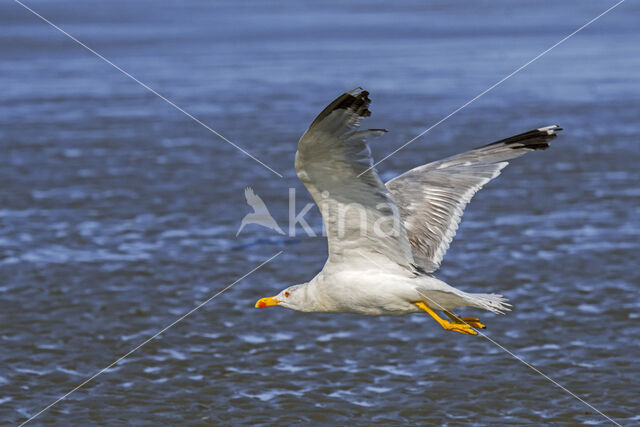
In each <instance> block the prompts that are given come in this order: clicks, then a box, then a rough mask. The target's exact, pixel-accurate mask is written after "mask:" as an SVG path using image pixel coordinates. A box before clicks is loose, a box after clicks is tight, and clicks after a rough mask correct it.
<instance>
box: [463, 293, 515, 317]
mask: <svg viewBox="0 0 640 427" xmlns="http://www.w3.org/2000/svg"><path fill="white" fill-rule="evenodd" d="M471 297H472V301H473V306H474V307H476V308H481V309H483V310H487V311H491V312H493V313H497V314H504V312H505V311H511V304H509V303H508V302H507V301H508V299H507V298H505V297H504V296H503V295H500V294H471Z"/></svg>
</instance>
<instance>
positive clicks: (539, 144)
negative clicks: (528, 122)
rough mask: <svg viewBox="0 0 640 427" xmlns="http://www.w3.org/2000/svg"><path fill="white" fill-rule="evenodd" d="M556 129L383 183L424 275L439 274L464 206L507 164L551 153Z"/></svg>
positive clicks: (497, 144)
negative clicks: (534, 154)
mask: <svg viewBox="0 0 640 427" xmlns="http://www.w3.org/2000/svg"><path fill="white" fill-rule="evenodd" d="M560 130H562V129H561V128H559V127H558V126H557V125H554V126H547V127H543V128H540V129H535V130H532V131H529V132H525V133H522V134H520V135H516V136H512V137H510V138H507V139H503V140H500V141H496V142H493V143H491V144H488V145H485V146H483V147H480V148H477V149H475V150H471V151H467V152H465V153H462V154H458V155H455V156H452V157H448V158H446V159H443V160H439V161H436V162H433V163H429V164H426V165H423V166H419V167H417V168H415V169H412V170H410V171H408V172H406V173H404V174H402V175H400V176H398V177H396V178H394V179H392V180H391V181H389V182H387V184H386V186H387V188H388V189H389V191H390V192H391V195H392V197H393V199H394V200H395V202H396V203H397V204H398V207H399V209H400V215H401V216H402V221H403V223H404V226H405V228H406V230H407V235H408V237H409V242H410V244H411V248H412V250H413V257H414V260H415V262H416V264H417V265H419V266H420V267H422V268H423V269H424V270H425V271H427V272H433V271H435V270H437V269H438V267H439V266H440V263H441V262H442V258H443V257H444V254H445V253H446V251H447V249H448V248H449V244H450V243H451V240H452V239H453V236H455V234H456V230H457V229H458V224H459V222H460V218H461V217H462V213H463V211H464V208H465V206H467V203H469V201H470V200H471V198H472V197H473V195H474V194H475V193H476V192H477V191H478V190H480V189H481V188H482V186H483V185H485V184H486V183H487V182H489V181H491V180H492V179H493V178H495V177H497V176H498V175H500V171H501V170H502V169H503V168H504V167H506V166H507V165H508V164H509V163H508V162H507V160H511V159H514V158H516V157H520V156H522V155H524V154H525V153H528V152H529V151H533V150H540V149H545V148H547V147H549V141H550V140H551V139H553V138H555V137H556V133H555V132H556V131H560Z"/></svg>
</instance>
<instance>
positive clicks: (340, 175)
mask: <svg viewBox="0 0 640 427" xmlns="http://www.w3.org/2000/svg"><path fill="white" fill-rule="evenodd" d="M368 95H369V93H368V92H367V91H365V90H362V89H361V88H356V89H354V90H352V91H350V92H346V93H344V94H342V95H341V96H339V97H338V98H337V99H336V100H334V101H333V102H332V103H331V104H329V106H328V107H327V108H325V109H324V110H323V111H322V112H321V113H320V115H318V117H317V118H316V119H315V120H314V121H313V123H311V126H310V127H309V129H308V130H307V131H306V132H305V134H304V135H302V138H300V141H299V142H298V152H297V153H296V163H295V164H296V171H297V174H298V178H300V181H302V183H303V184H304V185H305V187H307V190H309V193H311V196H312V197H313V199H314V201H315V202H316V204H317V205H318V207H319V209H320V212H321V213H322V219H323V221H324V225H325V228H326V232H327V239H328V242H329V261H330V262H333V261H335V262H340V261H342V260H343V259H344V258H346V257H359V258H362V257H363V255H362V254H361V253H365V256H366V257H367V258H371V257H375V256H379V255H383V256H385V257H386V258H388V259H389V260H391V261H393V262H396V263H397V264H399V265H401V266H404V267H406V268H409V269H411V268H412V266H411V265H412V262H413V259H412V255H411V247H410V245H409V241H408V239H407V235H406V232H405V230H404V227H403V226H402V222H401V220H400V215H399V211H398V208H397V206H396V204H395V202H394V200H393V199H392V198H391V197H390V194H389V191H388V190H387V187H385V185H384V184H383V183H382V181H381V180H380V177H379V176H378V173H377V172H376V171H375V170H374V169H370V168H371V166H372V165H373V160H372V158H371V151H370V150H369V147H368V146H367V144H366V140H367V138H371V137H376V136H379V135H381V134H383V133H384V132H386V131H385V130H384V129H369V130H363V131H356V129H357V128H358V127H359V125H360V120H361V119H362V118H363V117H367V116H369V115H371V112H370V111H369V110H368V106H369V103H370V102H371V101H370V99H369V98H368ZM365 171H366V172H365ZM363 172H364V173H363ZM360 174H362V175H360Z"/></svg>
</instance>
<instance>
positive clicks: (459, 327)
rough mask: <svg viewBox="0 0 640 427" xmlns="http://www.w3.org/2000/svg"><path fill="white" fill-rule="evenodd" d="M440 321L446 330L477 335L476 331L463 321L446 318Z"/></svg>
mask: <svg viewBox="0 0 640 427" xmlns="http://www.w3.org/2000/svg"><path fill="white" fill-rule="evenodd" d="M442 322H443V323H442V324H441V325H442V327H443V328H444V329H445V330H447V331H454V332H460V333H461V334H467V335H478V333H477V332H476V331H474V330H473V329H472V328H471V326H469V325H466V324H464V323H458V322H449V321H447V320H443V321H442Z"/></svg>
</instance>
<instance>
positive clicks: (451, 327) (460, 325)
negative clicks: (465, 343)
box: [414, 301, 484, 335]
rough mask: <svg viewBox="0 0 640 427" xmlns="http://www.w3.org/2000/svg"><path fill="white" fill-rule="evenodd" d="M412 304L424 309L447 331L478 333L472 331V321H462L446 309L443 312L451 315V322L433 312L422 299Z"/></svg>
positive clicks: (478, 322)
mask: <svg viewBox="0 0 640 427" xmlns="http://www.w3.org/2000/svg"><path fill="white" fill-rule="evenodd" d="M414 304H415V305H417V306H418V307H420V308H421V309H422V310H424V311H426V312H427V313H428V314H429V316H431V317H433V319H434V320H435V321H436V322H438V324H440V326H442V327H443V328H444V329H445V330H447V331H454V332H460V333H461V334H467V335H478V333H477V332H476V331H474V330H473V328H472V327H471V326H473V325H472V323H470V322H467V323H464V322H462V321H461V319H460V318H459V317H457V316H455V315H454V314H452V313H450V312H448V311H445V313H446V315H447V316H449V317H451V319H453V320H454V321H453V322H449V321H448V320H444V319H443V318H441V317H440V316H438V315H437V314H436V313H435V311H433V310H432V309H431V308H430V307H429V306H428V305H426V304H425V303H424V302H422V301H418V302H414ZM465 319H475V317H465ZM475 320H476V324H479V325H481V327H484V325H483V324H482V323H480V321H479V320H478V319H475Z"/></svg>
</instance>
